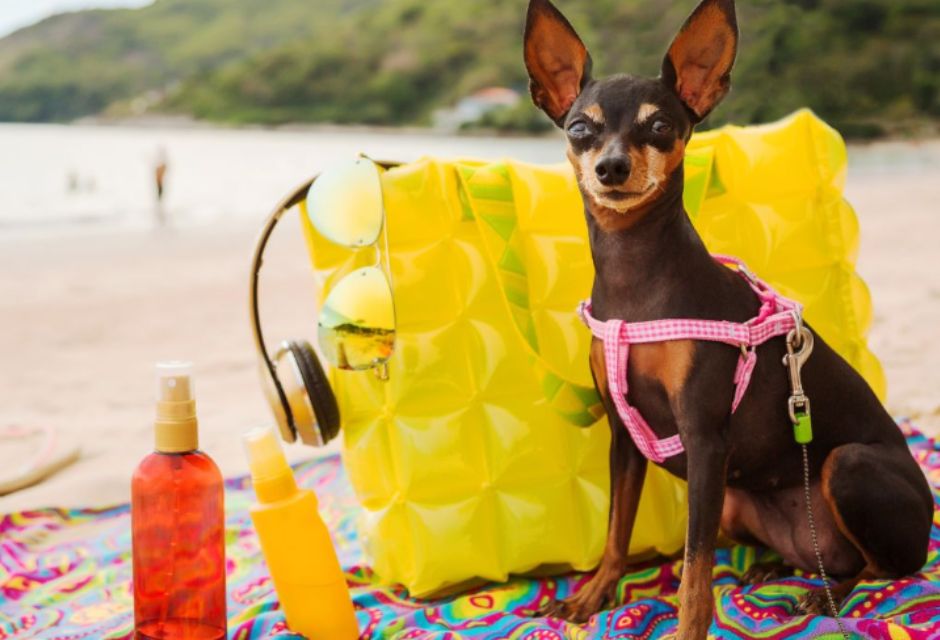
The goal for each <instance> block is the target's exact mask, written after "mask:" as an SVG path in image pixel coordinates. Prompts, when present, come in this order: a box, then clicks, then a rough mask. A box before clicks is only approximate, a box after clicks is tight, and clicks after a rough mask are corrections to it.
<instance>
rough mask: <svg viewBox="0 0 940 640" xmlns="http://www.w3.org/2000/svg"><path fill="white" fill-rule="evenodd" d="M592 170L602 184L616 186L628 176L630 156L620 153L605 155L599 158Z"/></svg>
mask: <svg viewBox="0 0 940 640" xmlns="http://www.w3.org/2000/svg"><path fill="white" fill-rule="evenodd" d="M594 171H595V172H596V173H597V179H598V180H600V181H601V184H602V185H604V186H605V187H616V186H617V185H621V184H623V183H624V182H625V181H626V179H627V178H629V177H630V158H629V157H628V156H625V155H622V154H616V155H611V156H606V157H604V158H601V160H600V162H598V163H597V166H595V167H594Z"/></svg>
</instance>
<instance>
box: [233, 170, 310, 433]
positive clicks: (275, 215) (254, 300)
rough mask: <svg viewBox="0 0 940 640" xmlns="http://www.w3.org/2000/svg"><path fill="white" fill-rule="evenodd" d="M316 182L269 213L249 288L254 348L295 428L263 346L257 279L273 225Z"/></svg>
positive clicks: (284, 397) (281, 389)
mask: <svg viewBox="0 0 940 640" xmlns="http://www.w3.org/2000/svg"><path fill="white" fill-rule="evenodd" d="M315 181H316V177H314V178H312V179H310V180H308V181H307V182H305V183H304V184H302V185H300V186H299V187H297V189H295V190H294V191H293V192H292V193H291V194H290V195H289V196H287V197H286V198H284V199H283V200H282V201H281V202H280V203H279V204H278V205H277V207H275V208H274V211H272V212H271V214H270V215H269V216H268V219H267V221H266V222H265V223H264V227H263V228H262V229H261V233H260V234H259V235H258V240H257V242H256V243H255V251H254V255H253V256H252V259H251V274H250V278H251V282H250V286H249V288H248V305H249V310H250V313H251V333H252V337H253V338H254V341H255V348H256V349H257V350H258V353H260V354H261V357H262V359H263V360H264V364H265V368H266V369H267V371H268V375H269V376H270V377H271V381H272V382H273V383H274V388H275V389H276V390H277V395H278V398H279V399H280V400H281V404H282V405H283V406H284V409H285V412H286V413H287V420H288V422H289V423H290V425H291V427H292V428H293V426H294V417H293V416H292V415H291V413H290V405H289V404H288V403H287V394H286V393H284V388H283V387H281V383H280V381H279V380H278V379H277V375H276V373H275V371H274V363H273V362H272V361H271V357H270V356H269V355H268V351H267V349H266V348H265V345H264V334H263V333H262V332H261V313H260V310H259V308H258V281H259V275H260V273H261V265H262V264H263V263H264V259H263V256H264V249H265V247H267V244H268V240H269V239H270V238H271V234H272V233H273V232H274V227H276V226H277V223H278V222H279V221H280V219H281V217H282V216H283V215H284V214H285V213H287V212H288V211H289V210H290V209H292V208H293V207H294V206H296V205H297V204H299V203H301V202H303V199H304V197H305V196H306V194H307V191H308V190H309V189H310V185H312V184H313V183H314V182H315Z"/></svg>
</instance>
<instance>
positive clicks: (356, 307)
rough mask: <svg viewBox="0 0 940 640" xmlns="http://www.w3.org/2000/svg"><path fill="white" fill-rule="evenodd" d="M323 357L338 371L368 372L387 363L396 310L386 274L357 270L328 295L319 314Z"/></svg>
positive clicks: (365, 269) (366, 269) (390, 353)
mask: <svg viewBox="0 0 940 640" xmlns="http://www.w3.org/2000/svg"><path fill="white" fill-rule="evenodd" d="M318 333H319V336H318V337H319V342H320V349H321V351H322V352H323V355H324V356H326V358H327V360H329V361H330V363H331V364H332V365H333V366H335V367H338V368H340V369H354V370H361V369H370V368H372V367H374V366H376V365H378V364H382V363H384V362H385V361H387V360H388V359H389V358H390V357H391V355H392V350H393V348H394V345H395V306H394V303H393V300H392V290H391V287H389V284H388V280H387V279H386V278H385V274H384V273H382V271H381V270H380V269H378V268H377V267H366V268H364V269H357V270H356V271H353V272H352V273H350V274H349V275H348V276H346V277H345V278H343V279H342V280H340V281H339V282H338V283H337V284H336V286H335V287H334V288H333V290H332V291H330V293H329V295H327V297H326V301H325V302H324V303H323V309H322V311H320V322H319V332H318Z"/></svg>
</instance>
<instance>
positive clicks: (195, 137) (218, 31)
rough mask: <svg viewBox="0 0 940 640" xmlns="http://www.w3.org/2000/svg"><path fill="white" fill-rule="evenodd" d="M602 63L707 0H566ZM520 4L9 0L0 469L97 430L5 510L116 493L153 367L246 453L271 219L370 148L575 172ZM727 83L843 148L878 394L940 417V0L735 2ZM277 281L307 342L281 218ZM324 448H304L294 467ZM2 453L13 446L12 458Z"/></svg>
mask: <svg viewBox="0 0 940 640" xmlns="http://www.w3.org/2000/svg"><path fill="white" fill-rule="evenodd" d="M557 4H558V6H559V7H560V8H561V9H562V11H563V12H564V13H565V14H566V15H567V16H568V17H569V18H570V20H571V21H572V23H573V24H574V25H575V27H576V28H577V30H578V31H579V33H580V34H581V36H582V37H583V38H584V40H585V42H586V43H587V44H588V46H589V48H590V49H591V51H592V54H593V57H594V61H595V66H594V69H595V74H596V75H605V74H609V73H615V72H622V71H629V72H631V73H635V74H638V75H639V74H645V75H656V74H657V73H658V70H659V64H660V61H661V59H662V55H663V53H664V51H665V49H666V47H667V46H668V43H669V42H670V40H671V38H672V36H673V34H674V33H675V31H676V30H677V29H678V27H679V25H680V24H681V23H682V21H683V20H684V19H685V17H686V16H687V15H688V13H689V12H690V11H691V10H692V8H693V7H694V4H695V2H694V0H669V1H666V0H591V1H588V0H558V1H557ZM525 7H526V1H525V0H473V1H472V2H454V1H452V0H315V1H313V2H311V1H310V0H266V1H265V2H260V1H258V0H155V1H152V0H0V323H2V328H3V331H0V354H2V355H0V469H2V468H4V464H6V466H7V467H9V466H10V465H11V464H12V462H11V461H17V460H21V459H23V456H27V455H29V453H30V451H31V450H32V449H35V447H36V443H35V442H32V441H30V440H29V439H28V438H27V439H23V438H19V439H16V440H11V439H9V438H4V437H3V430H4V429H8V428H10V427H23V426H26V427H31V426H43V427H45V426H50V427H55V428H56V429H58V431H59V432H60V433H61V434H62V436H63V438H64V440H67V441H69V442H74V443H79V444H81V446H82V447H83V455H82V458H81V459H80V461H79V462H78V463H77V464H75V465H73V466H72V467H70V468H69V469H67V470H66V471H64V472H62V473H61V474H59V475H56V476H54V477H53V478H51V479H49V480H47V481H45V482H43V483H42V484H40V485H38V486H36V487H33V488H31V489H27V490H24V491H21V492H18V493H14V494H11V495H9V496H6V497H0V512H6V511H10V510H14V509H18V508H24V507H38V506H47V505H79V504H81V505H87V504H95V503H99V504H104V503H110V502H115V501H119V500H124V499H126V496H127V494H128V491H129V488H128V487H129V477H130V473H131V470H132V469H133V467H134V466H135V465H136V463H137V461H138V460H139V459H140V458H141V457H142V456H143V455H145V454H146V453H147V452H148V450H149V448H150V445H151V416H152V412H153V409H152V403H153V376H152V371H151V367H152V364H153V362H155V361H157V360H160V359H167V358H183V359H191V360H193V361H195V363H196V375H197V379H196V389H197V394H198V396H197V397H198V401H199V407H200V417H201V424H202V439H203V446H204V448H205V449H206V450H208V451H209V452H210V453H211V454H212V455H213V456H214V457H215V458H216V459H217V461H218V462H219V463H220V466H221V467H222V469H223V472H225V473H226V474H234V473H240V472H243V471H244V470H245V465H244V463H243V460H242V456H241V452H240V448H239V447H240V445H239V443H238V437H239V435H240V434H241V433H242V432H243V431H245V430H246V429H248V428H250V427H253V426H257V425H259V424H268V423H270V421H271V419H270V416H269V412H268V409H267V407H266V405H265V403H264V400H263V398H262V396H261V394H260V391H259V388H258V384H257V372H256V357H255V354H254V352H253V349H252V344H251V340H250V333H249V329H248V308H247V293H248V292H247V285H248V267H249V259H250V256H251V250H252V248H253V244H254V237H255V233H256V232H257V231H258V229H259V228H260V225H261V223H262V221H263V219H264V217H265V215H266V214H267V212H268V211H269V209H270V208H271V207H272V206H273V205H274V204H275V203H276V202H277V201H278V200H279V199H280V197H281V196H283V195H284V194H285V193H286V192H288V191H289V190H291V189H292V188H293V187H294V186H296V184H298V183H300V182H302V181H303V180H304V179H306V178H308V177H310V176H311V175H312V174H314V173H315V172H317V171H320V170H322V169H323V168H325V167H327V166H329V165H330V163H331V162H335V161H337V160H340V159H345V158H349V157H352V156H353V155H354V154H356V153H357V152H361V151H363V152H367V153H369V154H371V155H372V156H374V157H379V158H389V159H396V160H410V159H414V158H417V157H419V156H422V155H438V156H474V157H484V158H494V157H501V156H511V157H515V158H519V159H522V160H529V161H533V162H561V161H563V160H564V155H563V149H564V143H563V141H562V138H561V136H560V134H558V133H557V132H556V131H554V130H553V129H552V128H551V126H550V125H549V123H548V121H547V119H546V118H545V117H544V116H542V115H541V114H540V113H539V112H537V111H536V110H535V108H534V107H532V106H531V103H530V101H529V100H528V95H527V88H526V77H525V69H524V67H523V64H522V57H521V32H522V24H523V20H524V15H525ZM738 7H739V22H740V25H741V29H742V38H741V44H740V48H739V54H738V63H737V66H736V68H735V73H734V83H733V84H734V89H733V91H732V93H731V95H730V96H729V97H728V98H727V99H726V100H725V102H724V104H723V105H722V106H721V107H720V108H719V109H718V110H717V111H716V113H715V114H714V116H713V117H712V118H710V120H709V121H708V122H706V123H705V125H704V126H705V127H712V126H719V125H722V124H725V123H728V122H733V123H736V124H749V123H757V122H767V121H771V120H774V119H777V118H779V117H781V116H783V115H786V114H788V113H790V112H792V111H793V110H795V109H797V108H799V107H803V106H808V107H810V108H812V109H813V110H815V111H816V112H817V113H818V114H819V115H820V116H822V117H823V118H824V119H826V120H827V121H828V122H829V123H830V124H832V125H833V126H835V127H836V128H837V129H839V130H840V131H841V132H842V133H843V135H844V136H845V137H846V138H847V139H848V141H849V142H850V149H849V158H850V163H849V165H850V166H849V174H848V179H847V187H846V196H847V198H848V199H849V201H850V202H851V203H852V204H853V205H854V206H855V208H856V210H857V212H858V215H859V219H860V221H861V227H862V246H861V252H860V258H859V271H860V272H861V274H862V276H863V277H864V278H865V279H866V281H867V282H868V284H869V285H870V287H871V289H872V294H873V298H874V307H875V318H874V321H873V325H872V329H871V344H872V347H873V350H874V351H875V353H876V355H878V356H879V357H880V358H881V359H882V361H883V363H884V365H885V368H886V372H887V376H888V383H889V400H888V403H889V408H890V409H891V411H892V412H893V413H894V414H895V415H899V416H900V415H908V416H911V417H914V418H915V420H916V422H917V424H919V425H920V426H921V427H922V428H925V429H927V430H928V431H931V432H932V433H940V369H938V368H937V367H935V366H934V363H935V362H937V361H938V360H940V340H938V336H937V329H936V328H937V327H940V258H938V257H937V252H936V249H935V241H934V240H933V238H934V237H935V236H936V235H937V233H938V232H940V222H938V220H940V216H938V213H940V210H938V202H940V138H938V136H940V47H938V45H937V43H938V42H940V3H938V2H937V1H936V0H739V2H738ZM267 255H268V257H267V260H266V264H265V269H264V272H263V282H262V303H263V316H264V319H265V329H266V333H267V336H268V338H269V341H271V342H272V343H273V342H276V341H279V340H280V339H282V338H287V337H291V338H305V339H310V340H313V339H314V338H315V317H316V305H315V301H314V298H315V292H316V286H317V283H316V282H315V281H314V280H313V277H312V275H311V273H310V270H309V268H308V263H307V256H306V252H305V248H304V245H303V242H302V239H301V236H300V228H299V225H298V223H297V220H296V219H295V218H293V217H288V218H286V219H285V221H284V223H282V226H281V227H280V228H279V229H278V232H277V233H276V234H275V238H274V242H273V245H272V246H271V247H270V249H269V252H268V254H267ZM311 454H312V451H311V450H309V449H303V448H300V447H297V448H293V449H292V452H291V455H292V456H293V457H294V458H301V457H308V456H310V455H311ZM4 460H5V461H6V462H5V463H4Z"/></svg>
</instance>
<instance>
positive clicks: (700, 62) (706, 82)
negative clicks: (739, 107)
mask: <svg viewBox="0 0 940 640" xmlns="http://www.w3.org/2000/svg"><path fill="white" fill-rule="evenodd" d="M737 50H738V22H737V18H736V16H735V11H734V0H702V2H701V3H700V4H699V5H698V7H696V9H695V11H693V12H692V15H691V16H689V18H688V20H686V21H685V24H684V25H682V29H681V30H680V31H679V33H678V34H677V35H676V38H675V40H673V41H672V45H671V46H670V47H669V52H668V53H666V58H665V59H664V60H663V70H662V81H663V82H665V83H666V85H667V86H669V87H670V88H671V89H672V90H673V91H675V92H676V95H678V96H679V99H680V100H682V102H683V104H685V106H686V108H687V109H688V110H689V112H690V114H689V115H690V116H691V117H692V122H693V124H694V123H698V122H701V121H702V120H703V119H704V118H705V116H707V115H708V114H709V112H711V110H712V109H714V108H715V106H716V105H717V104H718V103H719V102H721V99H722V98H724V97H725V94H727V93H728V90H729V89H730V88H731V67H732V66H733V65H734V57H735V55H736V54H737Z"/></svg>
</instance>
